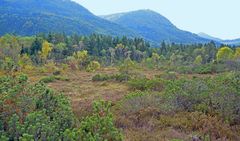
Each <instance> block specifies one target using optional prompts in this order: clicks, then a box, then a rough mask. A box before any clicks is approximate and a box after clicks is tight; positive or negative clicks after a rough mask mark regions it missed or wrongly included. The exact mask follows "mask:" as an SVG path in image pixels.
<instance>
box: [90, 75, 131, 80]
mask: <svg viewBox="0 0 240 141" xmlns="http://www.w3.org/2000/svg"><path fill="white" fill-rule="evenodd" d="M129 79H130V76H129V75H127V74H121V73H119V74H115V75H108V74H96V75H94V76H93V77H92V80H93V81H108V80H112V81H118V82H123V81H128V80H129Z"/></svg>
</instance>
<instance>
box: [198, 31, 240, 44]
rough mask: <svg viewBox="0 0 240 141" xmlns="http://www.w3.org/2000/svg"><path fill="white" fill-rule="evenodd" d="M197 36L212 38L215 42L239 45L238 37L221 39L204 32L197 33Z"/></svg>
mask: <svg viewBox="0 0 240 141" xmlns="http://www.w3.org/2000/svg"><path fill="white" fill-rule="evenodd" d="M198 36H200V37H203V38H206V39H209V40H212V41H216V42H218V43H221V44H226V45H240V38H239V39H234V40H223V39H220V38H216V37H213V36H210V35H208V34H206V33H199V34H198Z"/></svg>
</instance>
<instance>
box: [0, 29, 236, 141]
mask: <svg viewBox="0 0 240 141" xmlns="http://www.w3.org/2000/svg"><path fill="white" fill-rule="evenodd" d="M91 90H92V91H93V93H92V92H91ZM95 93H96V94H95ZM239 101H240V48H239V47H232V46H226V45H221V46H219V45H215V44H214V42H210V43H208V44H192V45H183V44H174V43H172V44H166V43H165V42H162V43H161V45H160V46H159V47H153V46H151V44H150V43H148V42H146V41H144V40H143V39H140V38H133V39H132V38H126V37H111V36H105V35H96V34H93V35H89V36H78V35H72V36H67V35H65V34H56V33H49V34H39V35H36V36H31V37H20V36H14V35H5V36H2V37H0V140H1V141H13V140H19V141H32V140H34V141H38V140H43V141H44V140H49V141H52V140H62V141H79V140H83V141H95V140H96V141H105V140H108V141H118V140H119V141H120V140H143V141H145V140H172V141H173V140H204V141H208V140H210V141H213V140H236V141H237V140H240V104H239ZM89 105H92V106H89Z"/></svg>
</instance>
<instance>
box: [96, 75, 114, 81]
mask: <svg viewBox="0 0 240 141" xmlns="http://www.w3.org/2000/svg"><path fill="white" fill-rule="evenodd" d="M110 79H111V76H109V75H107V74H96V75H94V76H93V77H92V80H93V81H107V80H110Z"/></svg>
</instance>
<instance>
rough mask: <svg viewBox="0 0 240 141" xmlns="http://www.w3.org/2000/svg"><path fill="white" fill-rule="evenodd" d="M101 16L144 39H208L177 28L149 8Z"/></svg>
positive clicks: (185, 41) (175, 40) (199, 40)
mask: <svg viewBox="0 0 240 141" xmlns="http://www.w3.org/2000/svg"><path fill="white" fill-rule="evenodd" d="M103 18H105V19H107V20H109V21H112V22H115V23H117V24H119V25H122V26H124V27H126V28H129V29H132V30H134V31H135V32H137V33H139V34H140V35H141V36H143V37H144V38H145V39H148V40H150V41H153V42H155V43H160V42H162V41H167V42H176V43H204V42H208V41H209V40H208V39H204V38H201V37H199V36H198V35H196V34H193V33H190V32H187V31H183V30H180V29H178V28H177V27H176V26H175V25H174V24H173V23H171V21H169V20H168V19H167V18H166V17H164V16H162V15H161V14H159V13H157V12H155V11H152V10H149V9H143V10H137V11H131V12H125V13H117V14H112V15H105V16H103Z"/></svg>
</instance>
